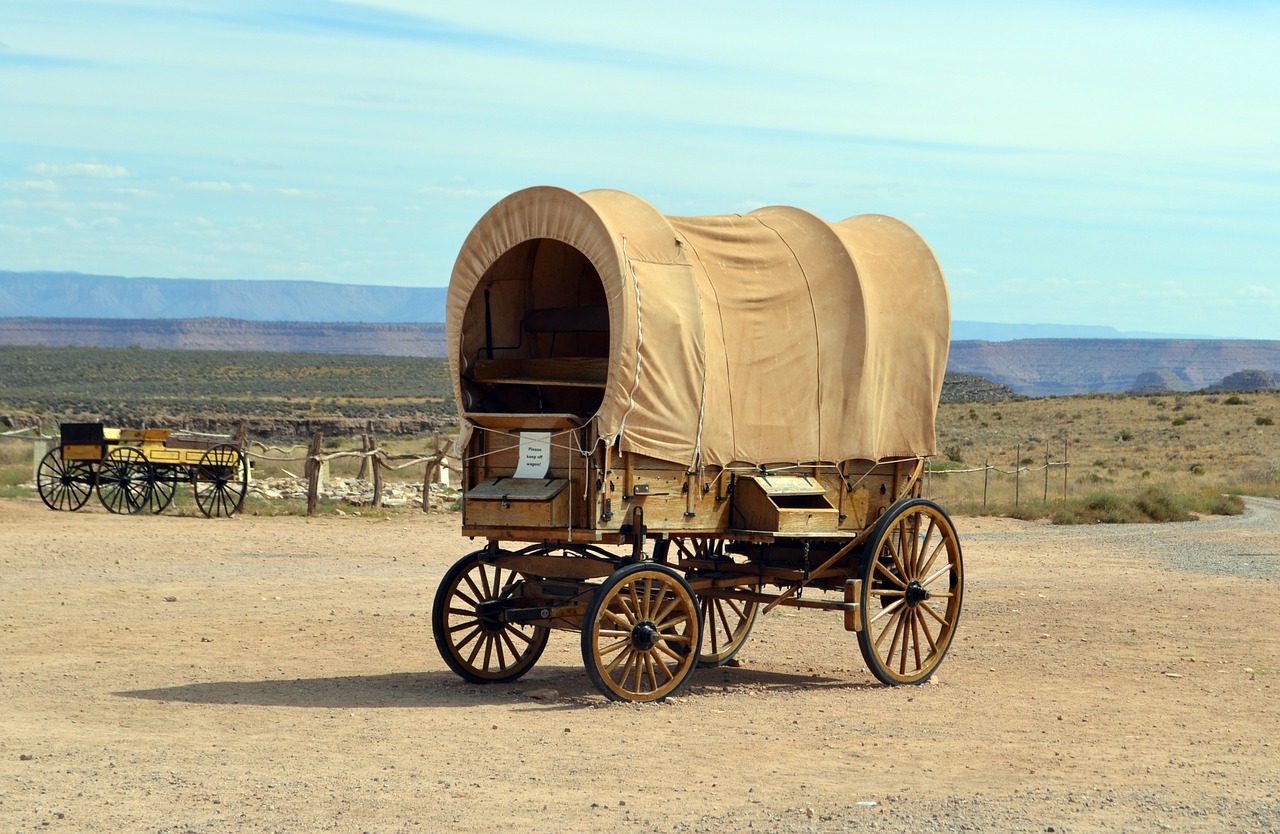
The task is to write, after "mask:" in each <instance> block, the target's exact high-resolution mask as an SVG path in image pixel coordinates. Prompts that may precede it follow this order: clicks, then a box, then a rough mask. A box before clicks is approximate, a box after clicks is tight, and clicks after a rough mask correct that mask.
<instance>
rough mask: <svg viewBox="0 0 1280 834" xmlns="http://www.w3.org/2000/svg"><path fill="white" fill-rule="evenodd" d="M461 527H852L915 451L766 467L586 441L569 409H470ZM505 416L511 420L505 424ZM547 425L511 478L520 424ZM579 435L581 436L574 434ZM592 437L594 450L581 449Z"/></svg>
mask: <svg viewBox="0 0 1280 834" xmlns="http://www.w3.org/2000/svg"><path fill="white" fill-rule="evenodd" d="M472 419H473V421H474V423H475V425H476V426H477V429H478V430H477V431H476V432H474V433H473V434H472V440H471V444H472V446H471V449H470V451H471V454H470V455H468V457H467V465H466V471H465V476H464V477H465V485H466V487H467V489H466V493H465V495H466V498H465V501H464V502H463V532H464V533H465V534H467V535H470V536H478V537H481V536H482V537H486V538H495V539H511V540H516V541H546V540H548V539H560V540H563V541H595V542H607V543H622V542H627V541H630V540H631V538H632V537H633V536H634V535H635V534H636V533H637V532H638V529H637V528H638V527H639V526H640V525H643V527H644V528H645V530H644V532H645V534H647V535H649V536H653V537H659V538H662V537H667V536H670V535H673V534H674V535H688V536H694V535H725V534H732V537H733V538H735V539H738V540H755V539H761V540H764V539H771V538H773V537H775V536H777V535H783V536H815V537H822V536H825V537H832V538H839V537H845V536H850V535H856V534H857V533H859V532H861V531H862V530H864V529H865V528H866V527H868V526H869V525H870V524H872V523H874V521H875V520H876V519H877V518H879V517H880V516H881V515H882V514H883V513H884V512H885V510H887V509H888V507H889V505H890V504H892V503H893V502H894V501H895V500H897V499H898V498H901V497H903V496H904V495H907V494H911V493H912V491H913V488H914V484H915V483H918V476H919V472H918V469H917V460H916V459H904V460H898V461H890V462H881V463H873V462H870V461H849V462H846V463H845V464H844V465H843V466H831V465H811V466H801V467H786V468H785V469H781V470H778V471H774V472H769V471H768V469H767V468H766V469H764V470H761V469H759V468H756V469H746V468H743V469H731V468H723V467H714V468H711V467H708V468H705V469H703V470H702V471H696V470H695V471H691V470H688V469H685V468H684V467H680V466H674V465H672V464H671V463H670V462H667V461H661V460H658V459H656V458H652V457H648V456H644V455H640V454H637V453H632V452H618V451H617V449H616V447H612V448H600V447H599V446H598V444H592V443H591V442H590V429H589V427H587V428H584V427H580V426H579V427H575V422H576V421H575V420H574V419H573V418H572V417H571V416H569V415H562V416H560V417H556V418H550V419H549V416H548V415H502V416H501V417H495V416H493V415H473V416H472ZM513 424H514V425H513ZM534 426H546V427H548V428H547V429H543V430H546V431H549V432H550V440H551V443H550V450H549V460H548V462H547V466H546V469H545V472H544V474H543V475H542V477H540V478H519V477H515V473H516V471H517V469H518V467H519V463H520V459H521V455H520V452H521V445H520V440H521V435H522V434H523V433H525V432H526V431H527V430H533V431H538V430H539V429H536V428H531V427H534ZM584 438H585V439H586V442H584ZM593 445H595V446H596V451H595V452H593V453H592V452H588V453H586V454H584V453H583V449H584V448H586V449H591V448H592V447H593Z"/></svg>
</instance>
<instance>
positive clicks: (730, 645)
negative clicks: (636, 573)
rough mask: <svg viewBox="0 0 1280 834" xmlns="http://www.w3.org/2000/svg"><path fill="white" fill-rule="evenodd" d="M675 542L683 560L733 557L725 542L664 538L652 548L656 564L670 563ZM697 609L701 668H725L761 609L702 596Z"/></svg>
mask: <svg viewBox="0 0 1280 834" xmlns="http://www.w3.org/2000/svg"><path fill="white" fill-rule="evenodd" d="M672 541H674V542H675V545H676V549H677V550H678V551H679V556H680V558H688V559H712V560H715V559H728V558H731V557H729V556H728V555H727V554H726V553H725V549H724V546H725V544H726V542H725V540H724V539H661V540H659V541H658V542H657V543H655V545H654V548H653V559H654V561H655V562H661V563H663V564H665V563H666V562H667V559H668V558H669V555H670V546H671V543H672ZM690 575H696V573H695V574H690ZM698 608H699V610H700V611H701V613H702V628H703V636H702V651H701V652H699V653H698V665H699V666H706V667H709V668H715V667H717V666H724V665H725V664H727V663H728V662H729V661H730V660H732V659H733V657H734V655H736V654H737V653H738V650H739V649H741V648H742V644H743V643H746V642H747V636H748V635H749V634H751V627H752V626H753V625H755V622H756V614H757V612H758V611H759V606H758V605H757V604H756V603H754V602H743V601H741V600H732V599H713V598H711V597H705V596H699V597H698Z"/></svg>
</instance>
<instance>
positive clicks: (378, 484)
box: [369, 434, 382, 507]
mask: <svg viewBox="0 0 1280 834" xmlns="http://www.w3.org/2000/svg"><path fill="white" fill-rule="evenodd" d="M377 448H378V438H376V437H374V436H373V435H372V434H371V435H369V452H370V455H369V465H370V466H372V467H373V506H375V507H381V506H382V461H381V460H379V459H378V456H377V455H376V454H374V451H375V450H376V449H377Z"/></svg>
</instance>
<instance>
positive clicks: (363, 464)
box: [356, 434, 369, 481]
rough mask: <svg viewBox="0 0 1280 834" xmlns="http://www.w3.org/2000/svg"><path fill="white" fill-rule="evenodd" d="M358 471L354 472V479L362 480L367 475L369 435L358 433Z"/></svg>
mask: <svg viewBox="0 0 1280 834" xmlns="http://www.w3.org/2000/svg"><path fill="white" fill-rule="evenodd" d="M360 452H361V456H360V471H359V472H357V473H356V480H358V481H363V480H365V479H366V478H368V477H369V435H367V434H362V435H360Z"/></svg>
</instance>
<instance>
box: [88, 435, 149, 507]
mask: <svg viewBox="0 0 1280 834" xmlns="http://www.w3.org/2000/svg"><path fill="white" fill-rule="evenodd" d="M150 467H151V464H149V463H147V458H146V456H145V455H143V454H142V452H140V451H138V450H137V449H136V448H134V447H133V446H118V447H116V448H115V449H112V450H111V453H110V454H109V455H107V459H106V460H104V461H103V462H102V469H101V471H99V472H98V499H99V500H100V501H102V506H104V507H106V508H107V510H108V511H110V512H113V513H129V514H132V513H136V512H139V511H141V510H142V508H143V507H145V506H146V505H147V501H148V500H149V498H150V493H151V484H150V481H149V479H148V470H149V469H150Z"/></svg>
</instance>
